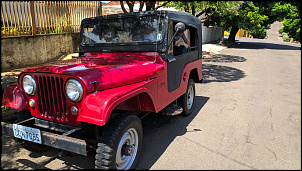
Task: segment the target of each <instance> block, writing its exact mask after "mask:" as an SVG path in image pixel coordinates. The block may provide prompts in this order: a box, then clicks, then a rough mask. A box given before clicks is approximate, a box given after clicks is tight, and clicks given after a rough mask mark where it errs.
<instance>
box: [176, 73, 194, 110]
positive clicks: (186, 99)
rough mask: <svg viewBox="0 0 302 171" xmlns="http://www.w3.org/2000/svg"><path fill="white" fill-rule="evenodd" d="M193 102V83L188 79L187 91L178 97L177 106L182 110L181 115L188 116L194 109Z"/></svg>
mask: <svg viewBox="0 0 302 171" xmlns="http://www.w3.org/2000/svg"><path fill="white" fill-rule="evenodd" d="M194 100H195V83H194V80H193V79H192V78H190V79H189V81H188V85H187V91H186V93H185V94H183V95H182V96H180V97H179V105H180V106H181V107H182V108H183V109H184V110H183V112H182V115H185V116H189V115H190V114H191V113H192V111H193V107H194Z"/></svg>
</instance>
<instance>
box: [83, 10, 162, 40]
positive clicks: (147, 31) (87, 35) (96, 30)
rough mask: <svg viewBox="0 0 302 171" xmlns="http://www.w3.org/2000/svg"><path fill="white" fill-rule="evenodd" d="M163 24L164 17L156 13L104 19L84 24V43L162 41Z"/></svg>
mask: <svg viewBox="0 0 302 171" xmlns="http://www.w3.org/2000/svg"><path fill="white" fill-rule="evenodd" d="M163 25H164V24H163V18H162V17H159V16H155V15H154V16H143V17H139V18H137V17H136V18H134V17H133V18H117V19H110V20H102V21H101V22H99V23H91V24H85V25H84V26H83V36H82V37H83V38H82V43H83V44H90V45H91V44H97V43H136V42H155V41H160V40H161V39H162V37H163V36H162V35H163Z"/></svg>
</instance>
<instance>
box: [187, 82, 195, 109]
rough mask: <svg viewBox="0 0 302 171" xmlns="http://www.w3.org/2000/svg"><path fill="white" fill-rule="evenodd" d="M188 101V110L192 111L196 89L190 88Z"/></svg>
mask: <svg viewBox="0 0 302 171" xmlns="http://www.w3.org/2000/svg"><path fill="white" fill-rule="evenodd" d="M187 99H188V101H187V108H188V109H191V107H192V105H193V101H194V88H193V86H190V87H189V89H188V97H187Z"/></svg>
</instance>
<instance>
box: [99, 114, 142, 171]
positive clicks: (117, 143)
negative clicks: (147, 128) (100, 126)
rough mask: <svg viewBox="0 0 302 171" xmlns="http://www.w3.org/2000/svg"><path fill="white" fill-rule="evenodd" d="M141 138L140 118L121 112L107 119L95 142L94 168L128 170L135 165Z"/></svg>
mask: <svg viewBox="0 0 302 171" xmlns="http://www.w3.org/2000/svg"><path fill="white" fill-rule="evenodd" d="M142 140H143V129H142V124H141V121H140V119H139V118H138V117H137V116H135V115H131V114H121V115H118V116H116V117H114V118H113V119H112V120H110V121H108V123H107V124H106V126H105V127H104V130H103V132H102V136H101V138H100V140H99V143H98V144H97V150H96V155H95V168H96V169H106V170H107V169H118V170H128V169H134V168H135V167H136V164H137V161H138V158H139V155H140V151H141V147H142Z"/></svg>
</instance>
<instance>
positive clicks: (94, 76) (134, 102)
mask: <svg viewBox="0 0 302 171" xmlns="http://www.w3.org/2000/svg"><path fill="white" fill-rule="evenodd" d="M178 32H180V33H182V32H184V34H185V35H186V38H187V40H188V41H189V44H190V47H189V48H188V49H187V50H186V51H184V50H183V48H184V47H183V46H182V45H180V44H179V45H175V44H174V41H173V38H174V37H175V36H176V35H177V33H178ZM147 34H151V36H150V35H147ZM152 34H153V35H152ZM80 35H81V42H80V47H79V57H75V58H73V59H69V60H65V61H59V62H57V63H52V64H47V65H43V66H37V67H33V68H30V69H26V70H24V71H22V72H21V73H20V75H19V77H18V83H16V84H12V85H9V86H8V87H7V88H6V90H5V91H4V93H3V99H2V105H5V106H9V107H12V108H15V109H17V110H20V111H21V112H20V114H19V116H18V118H17V121H16V122H15V124H9V123H3V122H1V125H2V134H7V135H10V136H13V137H15V140H16V141H19V142H21V143H22V144H23V146H24V147H26V148H27V149H29V150H34V151H43V150H46V149H47V148H50V147H55V148H58V149H61V150H64V151H65V152H66V151H68V152H73V153H77V154H81V155H87V152H88V150H91V149H92V150H94V151H95V152H96V155H95V168H100V169H111V168H116V169H131V168H135V166H136V163H137V161H138V158H139V154H140V151H141V147H142V140H143V137H142V135H143V132H142V124H141V119H142V118H143V117H145V116H146V115H147V114H150V113H151V112H153V113H156V114H158V115H169V116H173V115H177V114H180V113H182V114H183V115H189V114H191V112H192V110H193V106H194V98H195V85H194V82H199V81H200V80H202V51H201V48H202V45H201V22H200V20H199V19H198V18H196V17H195V16H193V15H191V14H188V13H185V12H172V11H146V12H133V13H125V14H113V15H107V16H99V17H93V18H86V19H84V20H82V23H81V32H80ZM50 46H51V45H50Z"/></svg>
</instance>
